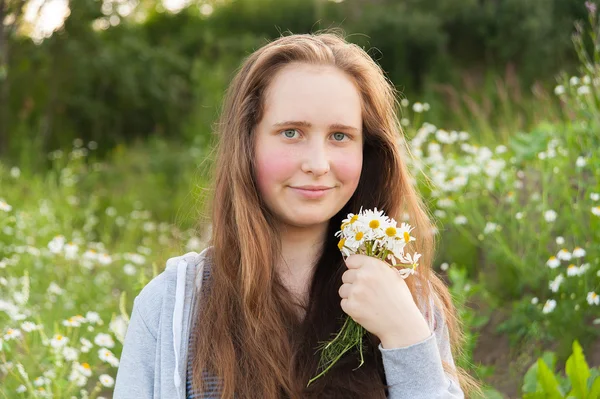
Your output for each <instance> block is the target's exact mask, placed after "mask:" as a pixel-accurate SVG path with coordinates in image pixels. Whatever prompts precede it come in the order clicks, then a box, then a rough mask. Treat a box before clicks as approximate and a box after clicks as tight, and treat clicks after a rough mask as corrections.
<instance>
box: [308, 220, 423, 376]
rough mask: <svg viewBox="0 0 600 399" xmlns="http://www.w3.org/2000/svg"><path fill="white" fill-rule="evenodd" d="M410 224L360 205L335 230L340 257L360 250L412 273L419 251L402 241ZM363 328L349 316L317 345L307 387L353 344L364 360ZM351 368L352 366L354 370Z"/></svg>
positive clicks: (408, 238) (407, 240)
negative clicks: (315, 367) (315, 369)
mask: <svg viewBox="0 0 600 399" xmlns="http://www.w3.org/2000/svg"><path fill="white" fill-rule="evenodd" d="M412 230H413V227H411V226H410V225H409V224H408V223H402V224H401V225H400V227H398V226H397V223H396V221H395V220H394V219H392V218H390V217H388V216H386V215H385V213H384V212H383V211H381V210H379V211H378V210H377V208H375V209H374V210H365V211H363V210H362V208H361V210H360V212H359V213H358V214H356V215H355V214H352V213H350V214H348V217H347V218H346V219H344V220H343V221H342V226H341V229H340V230H339V231H338V232H337V233H335V236H336V237H339V238H340V241H339V243H338V248H339V249H340V251H341V252H342V255H343V256H344V258H347V257H348V256H350V255H354V254H361V255H367V256H373V257H375V258H378V259H381V260H383V261H389V263H391V265H390V267H393V268H395V269H396V270H397V271H398V273H399V274H400V276H401V277H402V278H404V279H406V278H407V277H408V276H410V275H411V274H413V273H415V269H416V268H417V266H418V263H417V262H418V260H419V258H420V257H421V254H419V253H417V252H414V253H413V254H410V253H406V252H405V249H406V245H407V244H408V243H410V242H411V241H415V238H414V237H413V236H411V235H410V233H411V231H412ZM365 332H366V330H365V329H364V328H363V327H362V326H361V325H360V324H358V323H357V322H355V321H354V320H353V319H352V318H351V317H350V316H346V321H345V323H344V325H343V326H342V328H341V330H340V331H339V332H338V333H337V334H336V335H335V337H334V338H333V339H332V340H331V341H328V342H322V343H321V344H320V346H319V348H318V349H319V350H320V351H321V358H320V361H319V369H323V371H322V372H321V373H320V374H319V375H317V376H316V377H314V378H312V379H311V380H310V381H309V382H308V385H307V387H308V386H309V385H310V384H311V383H312V382H313V381H315V380H316V379H317V378H319V377H321V376H322V375H324V374H325V373H326V372H327V371H328V370H329V369H330V368H331V367H332V366H333V365H334V364H335V363H336V362H337V361H338V360H339V359H340V358H341V357H342V356H343V355H344V354H345V353H346V352H348V351H349V350H350V349H352V348H354V347H355V346H356V347H358V350H359V353H360V364H359V365H358V367H357V368H356V369H358V368H359V367H360V366H362V365H363V363H364V358H363V345H362V338H363V335H364V334H365ZM356 369H355V370H356Z"/></svg>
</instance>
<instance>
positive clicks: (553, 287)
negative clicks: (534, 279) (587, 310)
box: [548, 274, 565, 292]
mask: <svg viewBox="0 0 600 399" xmlns="http://www.w3.org/2000/svg"><path fill="white" fill-rule="evenodd" d="M564 280H565V276H563V275H562V274H559V275H558V276H556V277H555V278H554V280H552V281H550V283H549V284H548V288H550V290H551V291H552V292H557V291H558V289H559V288H560V285H561V284H562V283H563V281H564Z"/></svg>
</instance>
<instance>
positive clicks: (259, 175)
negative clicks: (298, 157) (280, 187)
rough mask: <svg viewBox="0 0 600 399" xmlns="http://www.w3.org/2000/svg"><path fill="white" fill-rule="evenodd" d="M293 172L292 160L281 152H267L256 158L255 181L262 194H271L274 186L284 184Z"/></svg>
mask: <svg viewBox="0 0 600 399" xmlns="http://www.w3.org/2000/svg"><path fill="white" fill-rule="evenodd" d="M293 170H294V161H293V159H292V158H291V157H288V156H284V155H283V154H282V153H281V152H278V151H267V152H266V153H258V154H257V156H256V180H257V184H258V187H259V188H260V190H261V192H262V193H263V194H268V193H270V192H272V191H273V190H274V188H275V185H277V184H281V183H283V182H285V180H287V179H288V178H289V177H290V176H291V175H292V172H293Z"/></svg>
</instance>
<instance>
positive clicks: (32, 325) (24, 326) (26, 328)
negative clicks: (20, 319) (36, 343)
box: [21, 321, 40, 332]
mask: <svg viewBox="0 0 600 399" xmlns="http://www.w3.org/2000/svg"><path fill="white" fill-rule="evenodd" d="M21 328H22V329H23V331H25V332H32V331H35V330H39V328H40V326H38V325H37V324H35V323H32V322H30V321H26V322H24V323H23V324H21Z"/></svg>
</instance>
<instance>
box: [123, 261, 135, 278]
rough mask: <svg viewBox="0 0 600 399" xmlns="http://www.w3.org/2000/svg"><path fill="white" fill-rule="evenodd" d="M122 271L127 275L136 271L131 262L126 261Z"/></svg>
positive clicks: (131, 274)
mask: <svg viewBox="0 0 600 399" xmlns="http://www.w3.org/2000/svg"><path fill="white" fill-rule="evenodd" d="M123 272H124V273H125V274H126V275H128V276H133V275H135V273H136V272H137V269H136V268H135V266H134V265H132V264H131V263H127V264H126V265H125V266H123Z"/></svg>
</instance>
